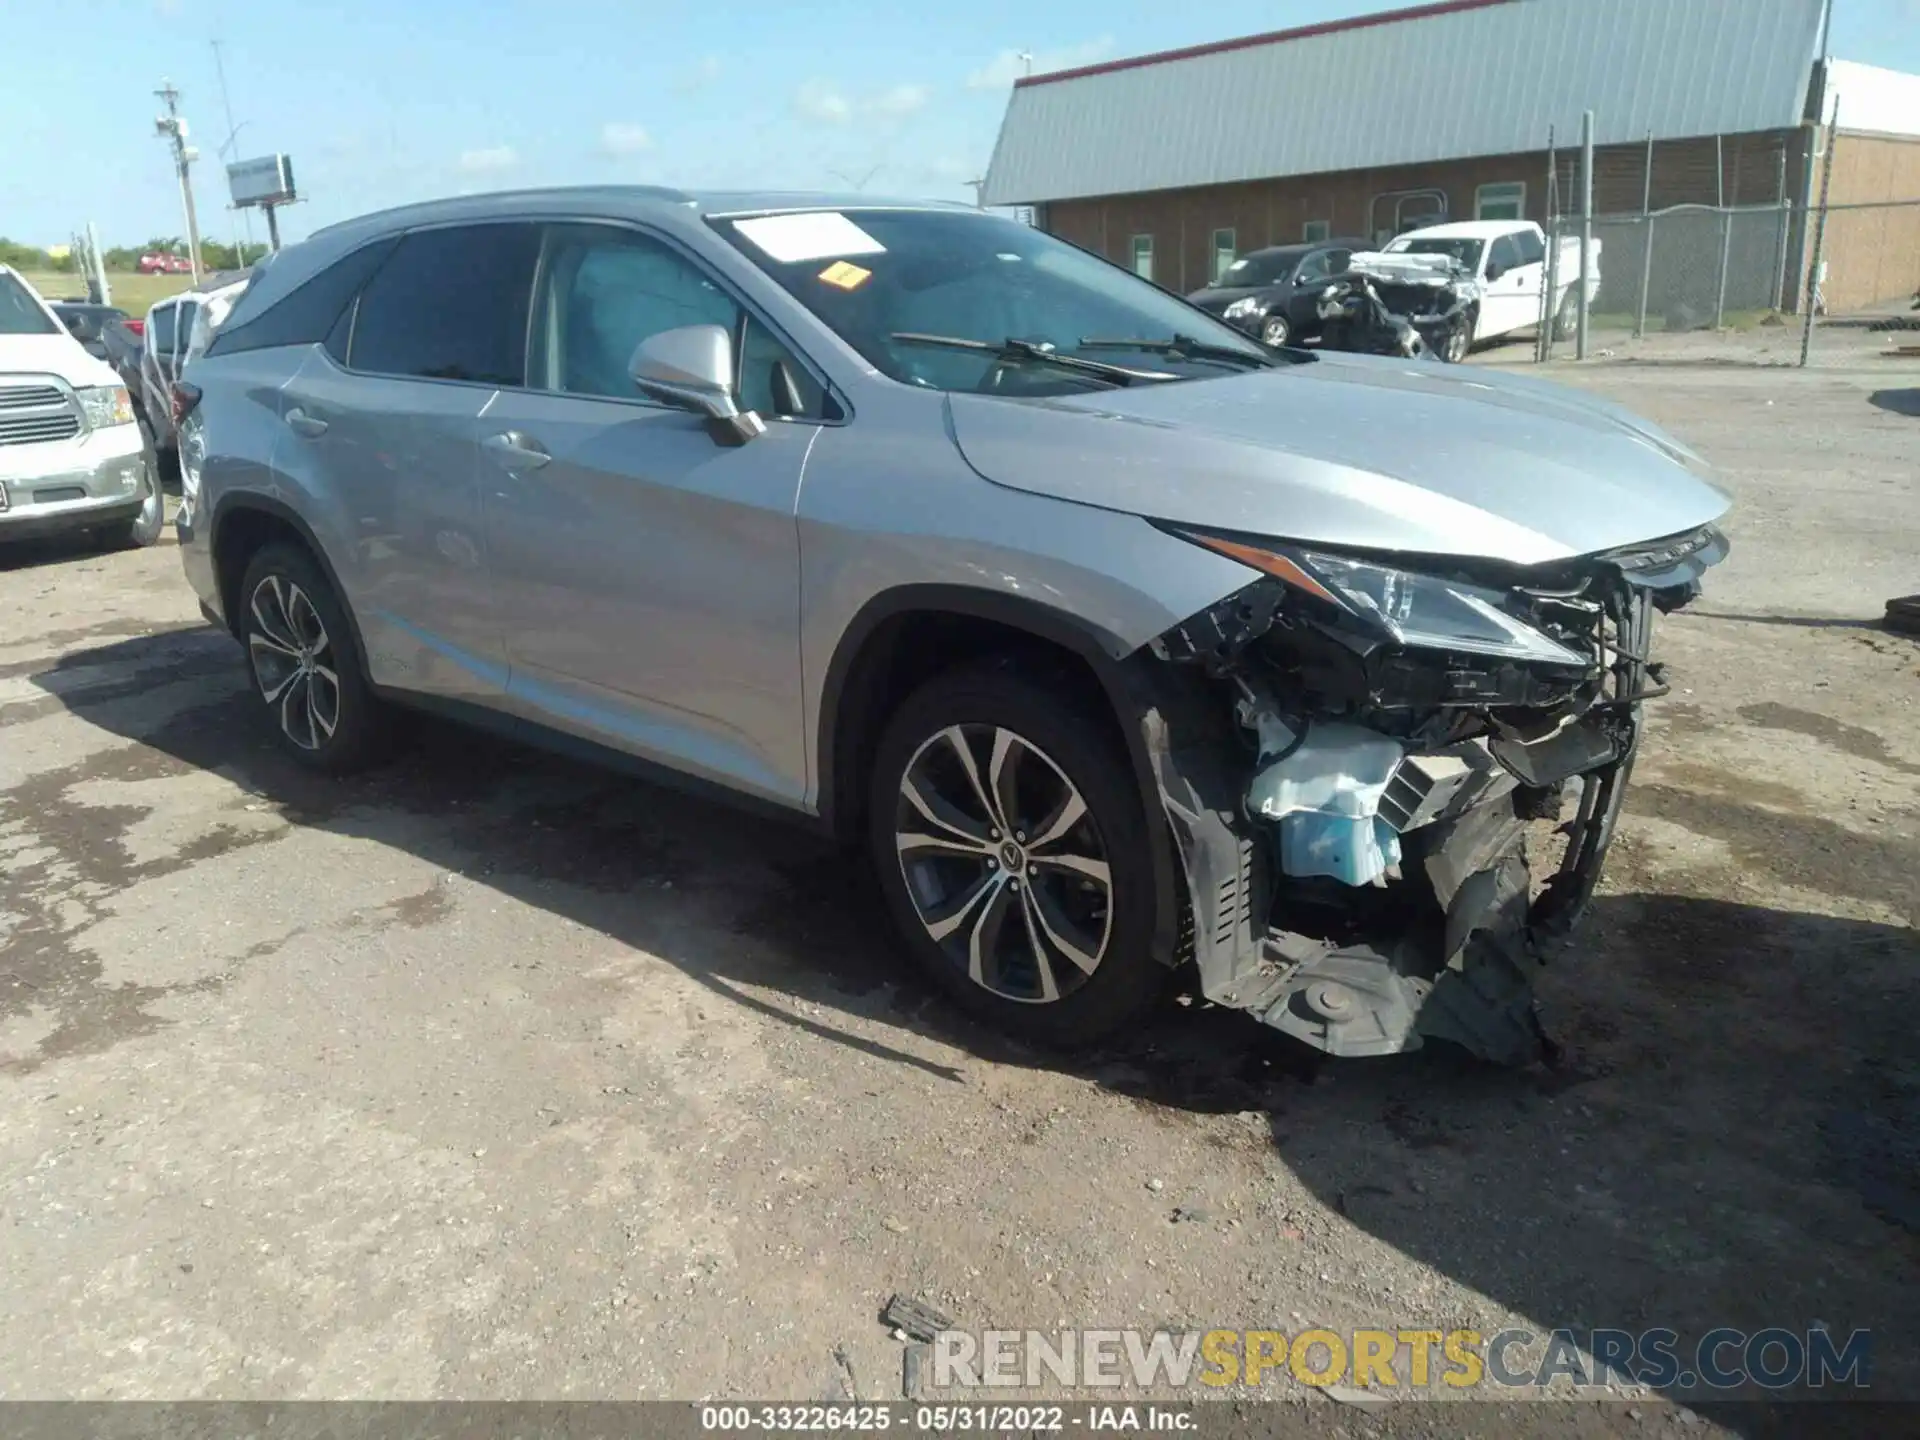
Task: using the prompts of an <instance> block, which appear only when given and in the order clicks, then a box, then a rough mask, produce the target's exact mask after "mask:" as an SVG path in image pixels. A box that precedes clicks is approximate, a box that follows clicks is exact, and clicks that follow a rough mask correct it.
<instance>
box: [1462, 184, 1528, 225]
mask: <svg viewBox="0 0 1920 1440" xmlns="http://www.w3.org/2000/svg"><path fill="white" fill-rule="evenodd" d="M1526 208H1527V187H1526V184H1525V182H1523V181H1519V180H1514V181H1508V182H1502V183H1501V184H1497V185H1482V186H1481V187H1480V188H1479V189H1478V190H1476V191H1474V192H1473V218H1474V219H1476V220H1519V219H1523V218H1524V217H1525V214H1526Z"/></svg>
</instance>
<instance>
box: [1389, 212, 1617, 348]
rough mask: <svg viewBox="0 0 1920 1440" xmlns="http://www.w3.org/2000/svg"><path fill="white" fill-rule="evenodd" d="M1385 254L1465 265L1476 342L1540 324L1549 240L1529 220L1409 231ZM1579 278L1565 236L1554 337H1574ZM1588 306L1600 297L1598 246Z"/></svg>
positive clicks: (1590, 267)
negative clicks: (1475, 303) (1474, 306)
mask: <svg viewBox="0 0 1920 1440" xmlns="http://www.w3.org/2000/svg"><path fill="white" fill-rule="evenodd" d="M1385 253H1386V254H1388V255H1445V256H1449V257H1451V258H1452V259H1453V260H1454V261H1455V262H1457V263H1458V264H1459V265H1460V266H1461V267H1463V268H1464V269H1465V270H1466V271H1467V272H1468V273H1469V274H1470V275H1471V277H1472V279H1473V281H1474V283H1475V284H1476V285H1477V286H1478V287H1479V290H1480V300H1479V309H1478V311H1477V312H1476V314H1475V318H1474V325H1473V343H1475V344H1479V343H1480V342H1482V341H1485V340H1491V339H1493V338H1494V337H1495V336H1498V335H1511V334H1512V333H1513V332H1514V331H1516V330H1531V329H1533V328H1534V327H1535V326H1537V325H1539V323H1540V315H1541V309H1540V292H1541V291H1542V290H1543V289H1545V287H1546V280H1547V265H1546V260H1547V240H1546V235H1545V233H1544V232H1543V231H1542V230H1541V229H1540V227H1539V226H1538V225H1536V224H1534V223H1533V222H1532V221H1531V220H1456V221H1453V222H1451V223H1449V224H1446V225H1429V226H1427V227H1426V228H1425V229H1422V230H1409V231H1408V232H1407V233H1406V234H1404V235H1399V236H1396V237H1395V238H1394V239H1393V240H1392V241H1390V242H1389V243H1388V245H1387V248H1386V251H1385ZM1578 279H1580V241H1579V239H1578V237H1575V236H1563V237H1562V238H1561V241H1560V265H1559V270H1558V275H1557V277H1556V284H1555V287H1554V303H1553V317H1554V326H1553V328H1554V337H1555V338H1556V339H1561V340H1564V339H1567V338H1568V337H1569V336H1571V335H1572V334H1573V329H1574V323H1575V311H1576V307H1577V305H1578V301H1577V300H1576V299H1575V293H1574V288H1573V287H1574V284H1575V282H1576V281H1577V280H1578ZM1585 280H1586V286H1587V303H1588V304H1592V303H1593V297H1594V296H1596V295H1598V294H1599V293H1600V242H1599V241H1598V240H1595V241H1594V242H1593V247H1592V250H1591V251H1590V252H1589V255H1588V261H1587V274H1586V277H1585Z"/></svg>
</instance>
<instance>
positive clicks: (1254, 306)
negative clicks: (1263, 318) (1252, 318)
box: [1226, 295, 1261, 320]
mask: <svg viewBox="0 0 1920 1440" xmlns="http://www.w3.org/2000/svg"><path fill="white" fill-rule="evenodd" d="M1260 310H1261V305H1260V299H1259V297H1258V296H1255V295H1248V296H1246V297H1245V298H1244V299H1240V300H1236V301H1234V302H1233V303H1232V304H1231V305H1229V306H1227V309H1226V317H1227V319H1229V320H1245V319H1246V318H1247V317H1248V316H1249V315H1258V314H1259V313H1260Z"/></svg>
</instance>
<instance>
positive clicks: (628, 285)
mask: <svg viewBox="0 0 1920 1440" xmlns="http://www.w3.org/2000/svg"><path fill="white" fill-rule="evenodd" d="M546 276H547V278H546V283H545V285H544V286H543V287H542V294H541V300H540V305H539V308H538V310H537V312H536V320H535V337H536V339H535V346H534V351H535V359H534V381H535V383H536V384H537V385H538V386H540V387H541V388H543V389H548V390H560V391H565V392H566V393H568V394H570V395H599V396H605V397H607V398H610V399H617V400H638V399H642V398H643V397H642V396H641V394H640V392H639V390H638V389H637V388H636V387H635V385H634V383H633V379H632V377H631V375H630V374H629V365H630V364H631V362H632V359H633V352H634V351H635V350H636V349H638V348H639V346H640V343H641V342H642V341H643V340H646V339H648V338H649V337H651V336H654V335H659V334H662V333H663V332H665V331H668V330H678V329H681V328H683V327H685V326H688V325H718V326H720V327H721V328H722V329H724V330H725V331H726V332H727V334H728V336H729V337H731V339H732V341H733V347H734V356H735V365H736V372H735V382H736V384H737V385H738V387H739V390H740V404H741V406H742V408H744V409H748V410H753V411H756V412H757V413H759V414H761V415H778V416H787V417H799V416H818V415H819V414H820V413H821V412H822V408H823V398H824V397H823V392H822V390H821V387H820V384H819V382H818V381H817V380H815V379H814V378H813V376H812V374H811V373H809V372H808V371H807V370H806V368H805V367H804V366H802V365H800V364H799V363H798V362H797V361H796V360H795V359H794V358H793V356H792V355H791V354H790V353H789V352H788V351H787V349H786V347H785V346H783V345H782V344H781V343H780V342H779V341H778V340H777V339H776V338H775V337H774V335H773V334H772V332H771V331H769V330H768V329H767V328H766V326H765V325H763V324H761V322H760V321H759V320H758V319H757V318H754V317H752V316H750V315H749V314H747V313H746V312H745V311H744V310H743V309H742V308H741V306H740V305H739V303H738V302H737V301H735V300H734V298H733V297H732V296H731V295H730V294H728V293H727V291H725V290H723V289H721V288H720V286H719V285H718V284H716V283H715V282H714V281H713V279H712V278H711V277H710V276H708V275H707V273H706V272H705V271H704V270H702V269H701V268H700V267H699V266H698V265H696V264H695V263H694V262H693V261H691V260H689V259H687V258H686V257H685V256H684V255H682V254H681V253H680V252H679V251H677V250H675V249H673V248H672V247H671V246H668V245H665V244H662V243H661V242H660V241H658V240H655V239H654V238H652V237H651V236H648V235H642V234H640V233H638V232H637V231H633V230H626V229H622V228H619V227H617V226H610V225H557V226H554V227H552V228H551V230H550V231H549V241H548V249H547V268H546Z"/></svg>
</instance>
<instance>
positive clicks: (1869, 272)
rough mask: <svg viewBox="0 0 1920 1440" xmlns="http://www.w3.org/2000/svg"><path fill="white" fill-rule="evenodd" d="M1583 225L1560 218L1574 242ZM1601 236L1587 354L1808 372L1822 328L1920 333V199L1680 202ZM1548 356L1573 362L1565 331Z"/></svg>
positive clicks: (1602, 230)
mask: <svg viewBox="0 0 1920 1440" xmlns="http://www.w3.org/2000/svg"><path fill="white" fill-rule="evenodd" d="M1580 228H1581V227H1580V221H1579V219H1578V218H1577V217H1562V218H1561V219H1560V220H1558V221H1557V222H1556V223H1555V225H1554V227H1553V230H1554V233H1555V235H1556V236H1559V237H1563V238H1564V239H1566V240H1568V241H1572V242H1577V240H1578V237H1579V235H1580ZM1593 239H1594V241H1595V242H1596V243H1597V245H1598V247H1599V260H1598V269H1599V273H1600V284H1599V289H1598V291H1597V292H1596V293H1595V295H1594V297H1593V300H1592V302H1591V305H1590V307H1589V311H1588V317H1587V333H1588V353H1589V354H1593V353H1595V352H1596V351H1607V350H1612V351H1615V352H1618V351H1620V350H1622V349H1632V350H1634V351H1635V352H1636V353H1644V354H1646V355H1647V357H1648V358H1655V357H1657V356H1660V355H1671V356H1673V357H1674V358H1688V359H1714V360H1721V361H1732V362H1745V363H1752V364H1761V365H1780V364H1802V363H1806V360H1805V358H1803V356H1804V353H1805V352H1806V351H1807V350H1808V348H1809V346H1808V344H1807V343H1806V342H1808V341H1809V340H1810V341H1811V349H1812V350H1813V351H1815V352H1817V351H1818V350H1819V349H1820V346H1821V339H1820V331H1821V329H1822V328H1831V329H1834V330H1839V331H1845V332H1848V333H1849V334H1850V335H1851V336H1853V337H1854V341H1855V343H1857V341H1858V337H1859V336H1860V334H1862V333H1863V332H1865V333H1869V334H1871V333H1872V332H1874V331H1877V330H1895V329H1906V328H1913V329H1920V310H1916V309H1914V308H1913V307H1914V305H1915V301H1916V297H1917V295H1920V198H1915V199H1913V200H1906V201H1891V202H1884V203H1875V204H1865V205H1836V206H1831V207H1828V208H1826V209H1825V210H1824V211H1823V210H1822V209H1820V208H1819V207H1815V208H1814V209H1812V210H1805V211H1803V210H1797V209H1796V208H1795V207H1794V206H1793V205H1792V204H1791V203H1790V202H1789V203H1785V204H1778V205H1745V206H1724V207H1723V206H1713V205H1676V206H1673V207H1671V208H1669V209H1665V210H1657V211H1652V212H1649V213H1645V214H1627V215H1600V216H1596V217H1594V220H1593ZM1549 253H1552V250H1551V247H1550V248H1549ZM1566 284H1567V279H1566V278H1565V277H1562V278H1561V280H1560V285H1561V287H1562V288H1564V287H1565V286H1566ZM1809 306H1811V308H1812V310H1813V314H1812V316H1811V317H1809V315H1808V314H1807V311H1808V308H1809ZM1809 319H1811V321H1812V322H1813V323H1812V326H1811V329H1810V331H1809V326H1808V321H1809ZM1683 336H1684V337H1689V338H1687V339H1685V340H1680V339H1676V338H1669V337H1683ZM1831 343H1832V344H1835V345H1838V344H1841V343H1843V342H1841V341H1840V340H1839V339H1838V338H1835V339H1834V340H1833V341H1832V342H1831ZM1540 353H1541V354H1542V355H1543V356H1545V357H1547V358H1552V357H1554V356H1559V357H1563V358H1565V357H1570V356H1571V355H1572V354H1573V353H1574V345H1573V342H1572V339H1571V335H1570V331H1569V330H1568V329H1567V328H1565V327H1563V328H1561V330H1560V331H1559V333H1558V334H1556V335H1555V336H1553V337H1551V338H1550V339H1548V340H1547V341H1546V342H1545V343H1543V344H1542V345H1541V347H1540Z"/></svg>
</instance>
